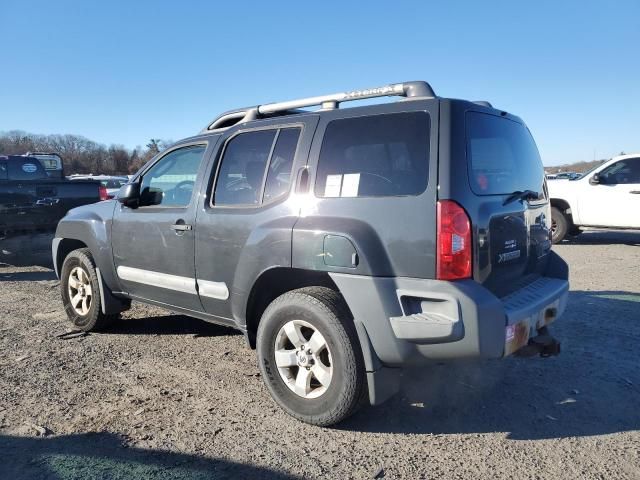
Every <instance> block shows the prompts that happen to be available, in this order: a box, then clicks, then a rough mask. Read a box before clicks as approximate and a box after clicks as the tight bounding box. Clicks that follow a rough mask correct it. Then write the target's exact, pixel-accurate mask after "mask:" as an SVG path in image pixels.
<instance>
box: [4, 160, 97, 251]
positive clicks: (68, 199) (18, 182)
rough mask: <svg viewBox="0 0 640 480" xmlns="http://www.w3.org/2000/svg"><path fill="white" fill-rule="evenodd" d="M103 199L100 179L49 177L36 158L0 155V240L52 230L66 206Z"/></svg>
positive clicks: (75, 205) (71, 206)
mask: <svg viewBox="0 0 640 480" xmlns="http://www.w3.org/2000/svg"><path fill="white" fill-rule="evenodd" d="M106 199H107V191H106V189H105V188H104V187H102V186H101V185H100V182H97V181H93V180H76V181H73V182H72V181H69V180H67V179H64V178H63V179H56V178H51V177H50V176H49V175H47V172H46V170H45V168H44V167H43V165H42V163H41V162H40V161H39V160H38V159H37V158H36V157H31V156H26V155H8V156H0V239H2V238H5V237H7V236H11V235H14V234H20V233H30V232H36V231H39V232H46V231H53V230H54V229H55V228H56V225H57V224H58V221H59V220H60V219H61V218H62V217H64V216H65V214H66V213H67V212H68V211H69V210H70V209H72V208H75V207H78V206H80V205H87V204H89V203H95V202H97V201H100V200H106Z"/></svg>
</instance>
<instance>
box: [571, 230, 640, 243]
mask: <svg viewBox="0 0 640 480" xmlns="http://www.w3.org/2000/svg"><path fill="white" fill-rule="evenodd" d="M616 244H621V245H632V246H635V247H638V246H640V231H638V230H583V231H582V233H581V234H580V235H578V236H575V237H567V239H565V240H564V241H563V242H562V243H560V245H616Z"/></svg>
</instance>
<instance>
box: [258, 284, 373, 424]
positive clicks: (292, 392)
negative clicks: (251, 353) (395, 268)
mask: <svg viewBox="0 0 640 480" xmlns="http://www.w3.org/2000/svg"><path fill="white" fill-rule="evenodd" d="M257 348H258V359H259V363H260V370H261V373H262V377H263V378H264V381H265V384H266V385H267V388H268V389H269V392H270V393H271V396H272V397H273V398H274V400H275V401H276V403H277V404H278V405H279V406H280V407H281V408H282V409H284V410H285V411H286V412H287V413H289V414H290V415H292V416H293V417H295V418H297V419H299V420H302V421H303V422H306V423H310V424H312V425H320V426H328V425H333V424H335V423H338V422H340V421H341V420H344V419H345V418H347V417H348V416H350V415H352V414H353V413H354V412H355V411H356V409H357V408H358V406H359V405H360V403H361V401H360V400H361V398H362V396H363V393H364V391H365V389H366V381H365V368H364V362H363V360H362V353H361V351H360V344H359V343H358V337H357V334H356V332H355V327H354V325H353V321H352V319H351V316H350V313H349V311H348V309H347V307H346V305H345V304H344V301H343V300H342V298H341V297H340V296H339V295H338V294H337V293H336V292H334V291H333V290H330V289H328V288H324V287H309V288H302V289H299V290H294V291H291V292H287V293H285V294H283V295H281V296H280V297H278V298H276V299H275V300H274V301H273V302H272V303H271V304H270V305H269V306H268V307H267V309H266V310H265V312H264V314H263V315H262V319H261V320H260V324H259V327H258V335H257Z"/></svg>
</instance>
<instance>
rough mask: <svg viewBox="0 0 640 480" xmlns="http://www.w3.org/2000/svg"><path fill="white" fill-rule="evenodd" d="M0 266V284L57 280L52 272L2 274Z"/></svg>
mask: <svg viewBox="0 0 640 480" xmlns="http://www.w3.org/2000/svg"><path fill="white" fill-rule="evenodd" d="M1 267H2V265H0V282H42V281H52V280H57V278H56V274H55V272H54V271H53V270H48V271H44V272H43V271H40V272H11V273H9V272H3V271H2V268H1Z"/></svg>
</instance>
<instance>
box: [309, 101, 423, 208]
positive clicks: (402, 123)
mask: <svg viewBox="0 0 640 480" xmlns="http://www.w3.org/2000/svg"><path fill="white" fill-rule="evenodd" d="M429 129H430V125H429V115H428V114H427V113H426V112H404V113H390V114H386V115H373V116H367V117H354V118H344V119H340V120H333V121H331V122H330V123H329V124H328V125H327V128H326V131H325V134H324V139H323V140H322V147H321V149H320V157H319V159H318V174H317V178H316V184H315V193H316V195H317V196H319V197H379V196H404V195H419V194H421V193H422V192H424V190H425V189H426V187H427V180H428V175H429Z"/></svg>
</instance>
